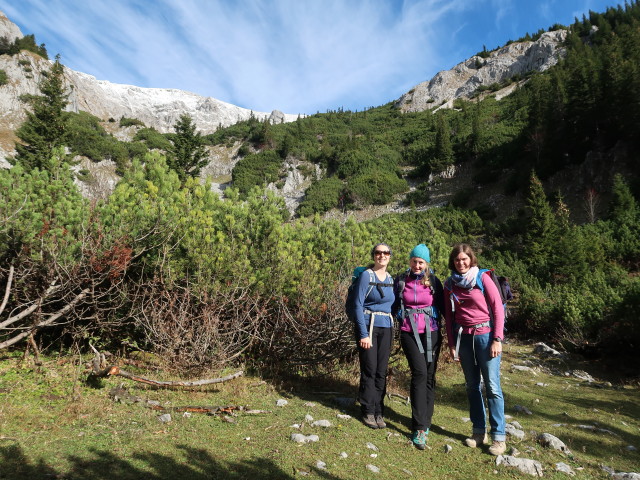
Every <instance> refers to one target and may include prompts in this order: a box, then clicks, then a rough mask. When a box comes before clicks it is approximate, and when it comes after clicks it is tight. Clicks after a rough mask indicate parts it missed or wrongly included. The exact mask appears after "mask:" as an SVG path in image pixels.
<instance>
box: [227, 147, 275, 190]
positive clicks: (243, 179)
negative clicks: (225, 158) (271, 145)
mask: <svg viewBox="0 0 640 480" xmlns="http://www.w3.org/2000/svg"><path fill="white" fill-rule="evenodd" d="M281 171H282V158H280V156H279V155H278V154H277V153H276V152H275V151H273V150H265V151H264V152H259V153H252V154H249V155H247V156H246V157H244V158H243V159H241V160H240V161H239V162H238V163H237V164H236V166H235V167H234V168H233V171H232V173H231V177H232V180H233V186H234V187H235V188H237V189H238V190H239V191H240V192H241V193H243V194H246V193H248V192H249V190H251V188H253V187H254V186H262V185H266V184H268V183H271V182H275V181H277V180H278V178H280V173H281Z"/></svg>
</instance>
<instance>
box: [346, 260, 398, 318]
mask: <svg viewBox="0 0 640 480" xmlns="http://www.w3.org/2000/svg"><path fill="white" fill-rule="evenodd" d="M364 272H368V273H369V288H368V289H367V293H366V294H365V296H364V298H365V299H366V298H367V297H368V296H369V294H370V293H371V290H373V289H374V287H388V286H389V284H387V283H381V282H378V279H377V277H376V274H375V273H373V270H371V269H370V268H368V267H356V268H354V269H353V273H352V274H351V284H350V285H349V289H348V290H347V299H346V301H345V303H344V311H345V313H346V314H347V317H349V319H350V320H355V318H356V296H357V295H358V279H359V278H360V275H362V274H363V273H364ZM388 276H389V274H387V278H388ZM382 296H384V293H383V294H382Z"/></svg>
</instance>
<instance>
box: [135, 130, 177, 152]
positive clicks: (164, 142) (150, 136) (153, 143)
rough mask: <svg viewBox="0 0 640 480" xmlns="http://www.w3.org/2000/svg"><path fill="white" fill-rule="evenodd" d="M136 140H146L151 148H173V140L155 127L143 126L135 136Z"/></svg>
mask: <svg viewBox="0 0 640 480" xmlns="http://www.w3.org/2000/svg"><path fill="white" fill-rule="evenodd" d="M133 140H134V141H140V142H145V143H146V144H147V148H148V149H149V150H153V149H157V150H163V151H165V152H166V151H169V150H170V149H171V142H170V141H169V140H168V139H167V137H166V136H165V135H163V134H162V133H160V132H158V131H157V130H156V129H155V128H153V127H152V128H141V129H140V130H138V131H137V132H136V134H135V135H134V136H133Z"/></svg>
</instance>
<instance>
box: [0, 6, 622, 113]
mask: <svg viewBox="0 0 640 480" xmlns="http://www.w3.org/2000/svg"><path fill="white" fill-rule="evenodd" d="M618 3H620V2H617V1H615V0H0V11H2V12H4V14H5V15H6V16H7V17H8V18H9V19H10V20H11V21H12V22H14V23H15V24H17V25H18V26H19V27H20V30H21V31H22V33H23V34H25V35H26V34H34V35H35V38H36V41H37V42H38V44H41V43H44V44H45V45H46V48H47V52H48V54H49V57H50V58H52V59H53V58H54V57H55V55H56V54H60V57H61V61H62V63H63V64H64V65H65V66H67V67H69V68H71V69H73V70H76V71H80V72H84V73H88V74H90V75H93V76H95V77H96V78H97V79H99V80H107V81H109V82H112V83H121V84H128V85H136V86H139V87H154V88H176V89H180V90H186V91H190V92H193V93H197V94H199V95H203V96H208V97H214V98H216V99H218V100H222V101H224V102H227V103H231V104H234V105H237V106H240V107H244V108H248V109H252V110H254V111H256V112H271V111H272V110H280V111H282V112H284V113H289V114H314V113H316V112H321V113H324V112H326V111H329V110H337V109H340V108H342V109H344V110H352V111H361V110H364V109H367V108H369V107H375V106H379V105H384V104H386V103H388V102H391V101H394V100H396V99H398V98H400V97H401V96H402V95H403V94H404V93H405V92H407V91H409V90H411V88H413V87H414V86H415V85H417V84H419V83H421V82H424V81H428V80H430V79H431V78H432V77H433V76H434V75H435V74H436V73H438V72H439V71H441V70H448V69H450V68H452V67H454V66H455V65H456V64H458V63H460V62H462V61H464V60H466V59H467V58H469V57H470V56H472V55H474V54H475V53H478V52H480V51H481V50H483V48H484V47H486V48H487V49H489V50H491V49H493V48H496V47H499V46H503V45H504V44H505V43H507V42H508V41H509V40H517V39H518V38H521V37H523V36H524V35H525V34H526V33H527V32H529V33H535V32H537V31H538V30H539V29H540V28H543V29H545V30H546V29H548V28H549V27H550V26H551V25H553V24H555V23H560V24H562V25H569V24H571V23H573V21H574V18H576V17H578V18H580V19H581V18H582V15H583V14H587V15H588V12H589V10H593V11H595V12H603V11H605V10H606V8H607V7H608V6H616V5H617V4H618Z"/></svg>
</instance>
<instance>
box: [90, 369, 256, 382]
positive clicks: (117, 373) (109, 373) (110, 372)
mask: <svg viewBox="0 0 640 480" xmlns="http://www.w3.org/2000/svg"><path fill="white" fill-rule="evenodd" d="M243 374H244V372H243V371H242V370H240V371H239V372H236V373H233V374H231V375H227V376H224V377H220V378H208V379H203V380H195V381H189V382H188V381H161V380H152V379H149V378H145V377H141V376H140V375H134V374H132V373H129V372H127V371H125V370H122V369H121V368H120V367H118V366H116V365H110V366H108V367H106V368H105V369H103V370H101V371H92V372H91V375H93V376H95V377H109V376H120V377H124V378H128V379H129V380H133V381H135V382H140V383H145V384H147V385H155V386H157V387H199V386H202V385H211V384H214V383H222V382H227V381H229V380H233V379H234V378H238V377H240V376H241V375H243Z"/></svg>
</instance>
